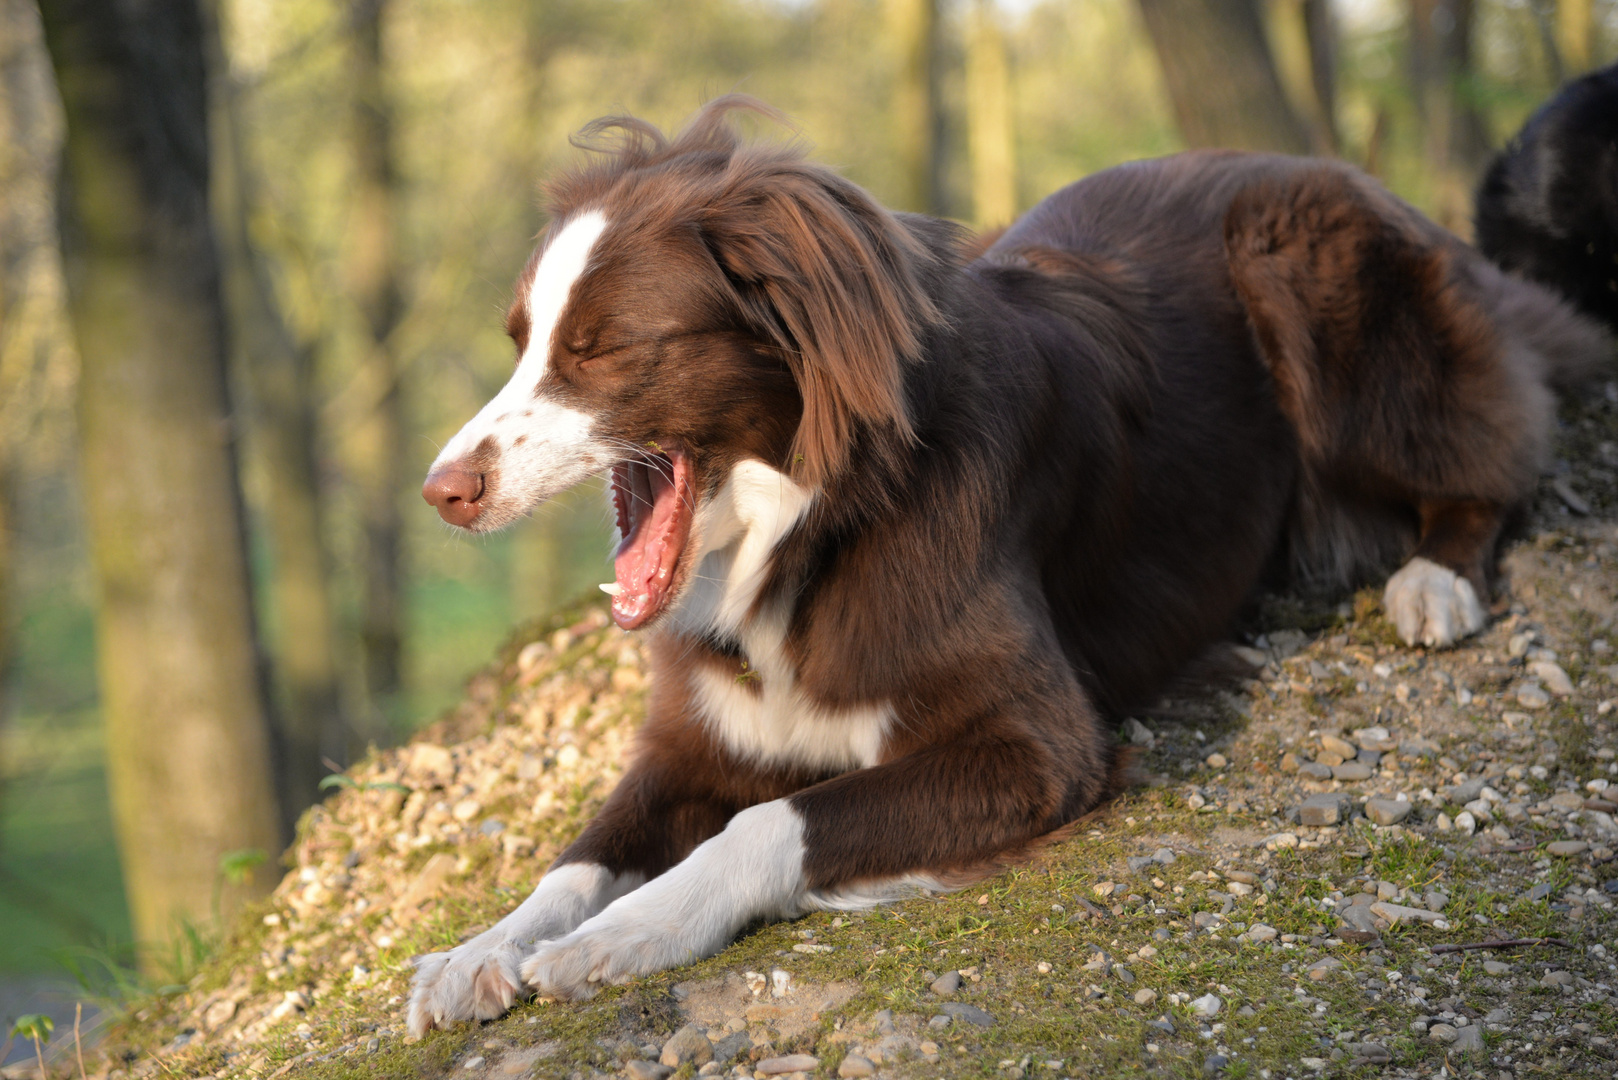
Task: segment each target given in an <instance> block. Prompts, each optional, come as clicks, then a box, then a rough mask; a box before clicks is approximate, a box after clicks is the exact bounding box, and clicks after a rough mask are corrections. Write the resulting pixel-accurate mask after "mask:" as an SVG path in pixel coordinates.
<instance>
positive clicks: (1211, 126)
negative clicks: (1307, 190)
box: [1139, 0, 1310, 154]
mask: <svg viewBox="0 0 1618 1080" xmlns="http://www.w3.org/2000/svg"><path fill="white" fill-rule="evenodd" d="M1139 3H1140V11H1141V16H1142V18H1143V20H1144V21H1145V23H1146V32H1147V34H1148V35H1150V37H1151V39H1152V45H1153V46H1154V48H1156V50H1157V56H1158V60H1159V61H1160V63H1161V64H1162V67H1163V81H1164V83H1165V85H1166V86H1167V87H1168V92H1169V100H1170V102H1171V103H1172V104H1173V106H1174V116H1175V120H1176V121H1177V123H1178V125H1179V128H1180V134H1181V135H1182V136H1183V137H1184V138H1185V141H1186V142H1187V143H1189V144H1190V145H1192V146H1223V147H1230V148H1232V149H1237V150H1279V151H1283V152H1285V153H1291V154H1304V153H1308V152H1309V148H1310V147H1309V135H1308V131H1307V129H1306V128H1305V126H1304V124H1303V122H1302V121H1301V120H1299V119H1298V117H1297V115H1296V114H1295V113H1294V112H1293V111H1292V108H1291V106H1289V105H1288V104H1287V99H1286V95H1285V93H1284V92H1283V91H1282V89H1281V79H1280V76H1279V75H1278V74H1277V72H1276V67H1275V58H1274V57H1273V56H1272V55H1271V54H1270V47H1269V43H1268V42H1267V41H1266V40H1265V37H1264V26H1263V23H1262V22H1261V21H1260V19H1259V12H1258V8H1257V6H1256V3H1255V0H1139Z"/></svg>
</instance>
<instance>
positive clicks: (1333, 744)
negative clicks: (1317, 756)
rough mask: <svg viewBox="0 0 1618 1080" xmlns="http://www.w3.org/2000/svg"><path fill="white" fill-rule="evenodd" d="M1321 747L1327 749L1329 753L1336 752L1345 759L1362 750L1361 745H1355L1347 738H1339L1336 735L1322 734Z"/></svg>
mask: <svg viewBox="0 0 1618 1080" xmlns="http://www.w3.org/2000/svg"><path fill="white" fill-rule="evenodd" d="M1320 748H1321V749H1322V750H1324V751H1326V752H1327V753H1328V754H1336V755H1337V756H1338V757H1340V758H1342V759H1343V760H1344V761H1347V760H1349V759H1350V758H1352V757H1353V756H1354V755H1355V754H1358V753H1359V752H1360V748H1359V747H1357V746H1355V745H1354V744H1353V743H1351V742H1349V741H1348V740H1347V739H1341V738H1338V737H1337V736H1336V735H1322V736H1321V737H1320Z"/></svg>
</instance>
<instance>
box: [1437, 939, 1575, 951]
mask: <svg viewBox="0 0 1618 1080" xmlns="http://www.w3.org/2000/svg"><path fill="white" fill-rule="evenodd" d="M1524 945H1560V946H1561V947H1562V948H1564V949H1571V948H1572V947H1573V943H1572V942H1571V941H1564V940H1563V939H1561V938H1559V937H1526V938H1509V939H1506V940H1504V941H1471V942H1467V943H1466V944H1464V945H1434V946H1433V950H1432V951H1433V952H1435V953H1452V952H1470V951H1471V950H1473V949H1516V948H1520V947H1522V946H1524Z"/></svg>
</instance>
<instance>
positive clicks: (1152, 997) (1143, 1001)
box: [1135, 990, 1157, 1005]
mask: <svg viewBox="0 0 1618 1080" xmlns="http://www.w3.org/2000/svg"><path fill="white" fill-rule="evenodd" d="M1156 1001H1157V991H1156V990H1136V991H1135V1004H1136V1005H1152V1004H1154V1003H1156Z"/></svg>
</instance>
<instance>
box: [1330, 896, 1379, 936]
mask: <svg viewBox="0 0 1618 1080" xmlns="http://www.w3.org/2000/svg"><path fill="white" fill-rule="evenodd" d="M1337 920H1338V923H1339V925H1338V927H1337V936H1338V937H1340V938H1342V939H1343V940H1344V941H1352V942H1354V943H1356V944H1359V945H1364V944H1367V943H1368V942H1372V941H1375V940H1377V939H1378V938H1380V937H1381V936H1382V934H1381V932H1380V931H1379V930H1378V929H1377V924H1376V916H1375V915H1374V914H1373V913H1372V912H1371V907H1370V905H1369V904H1351V905H1349V906H1347V907H1343V908H1339V909H1338V910H1337Z"/></svg>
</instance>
